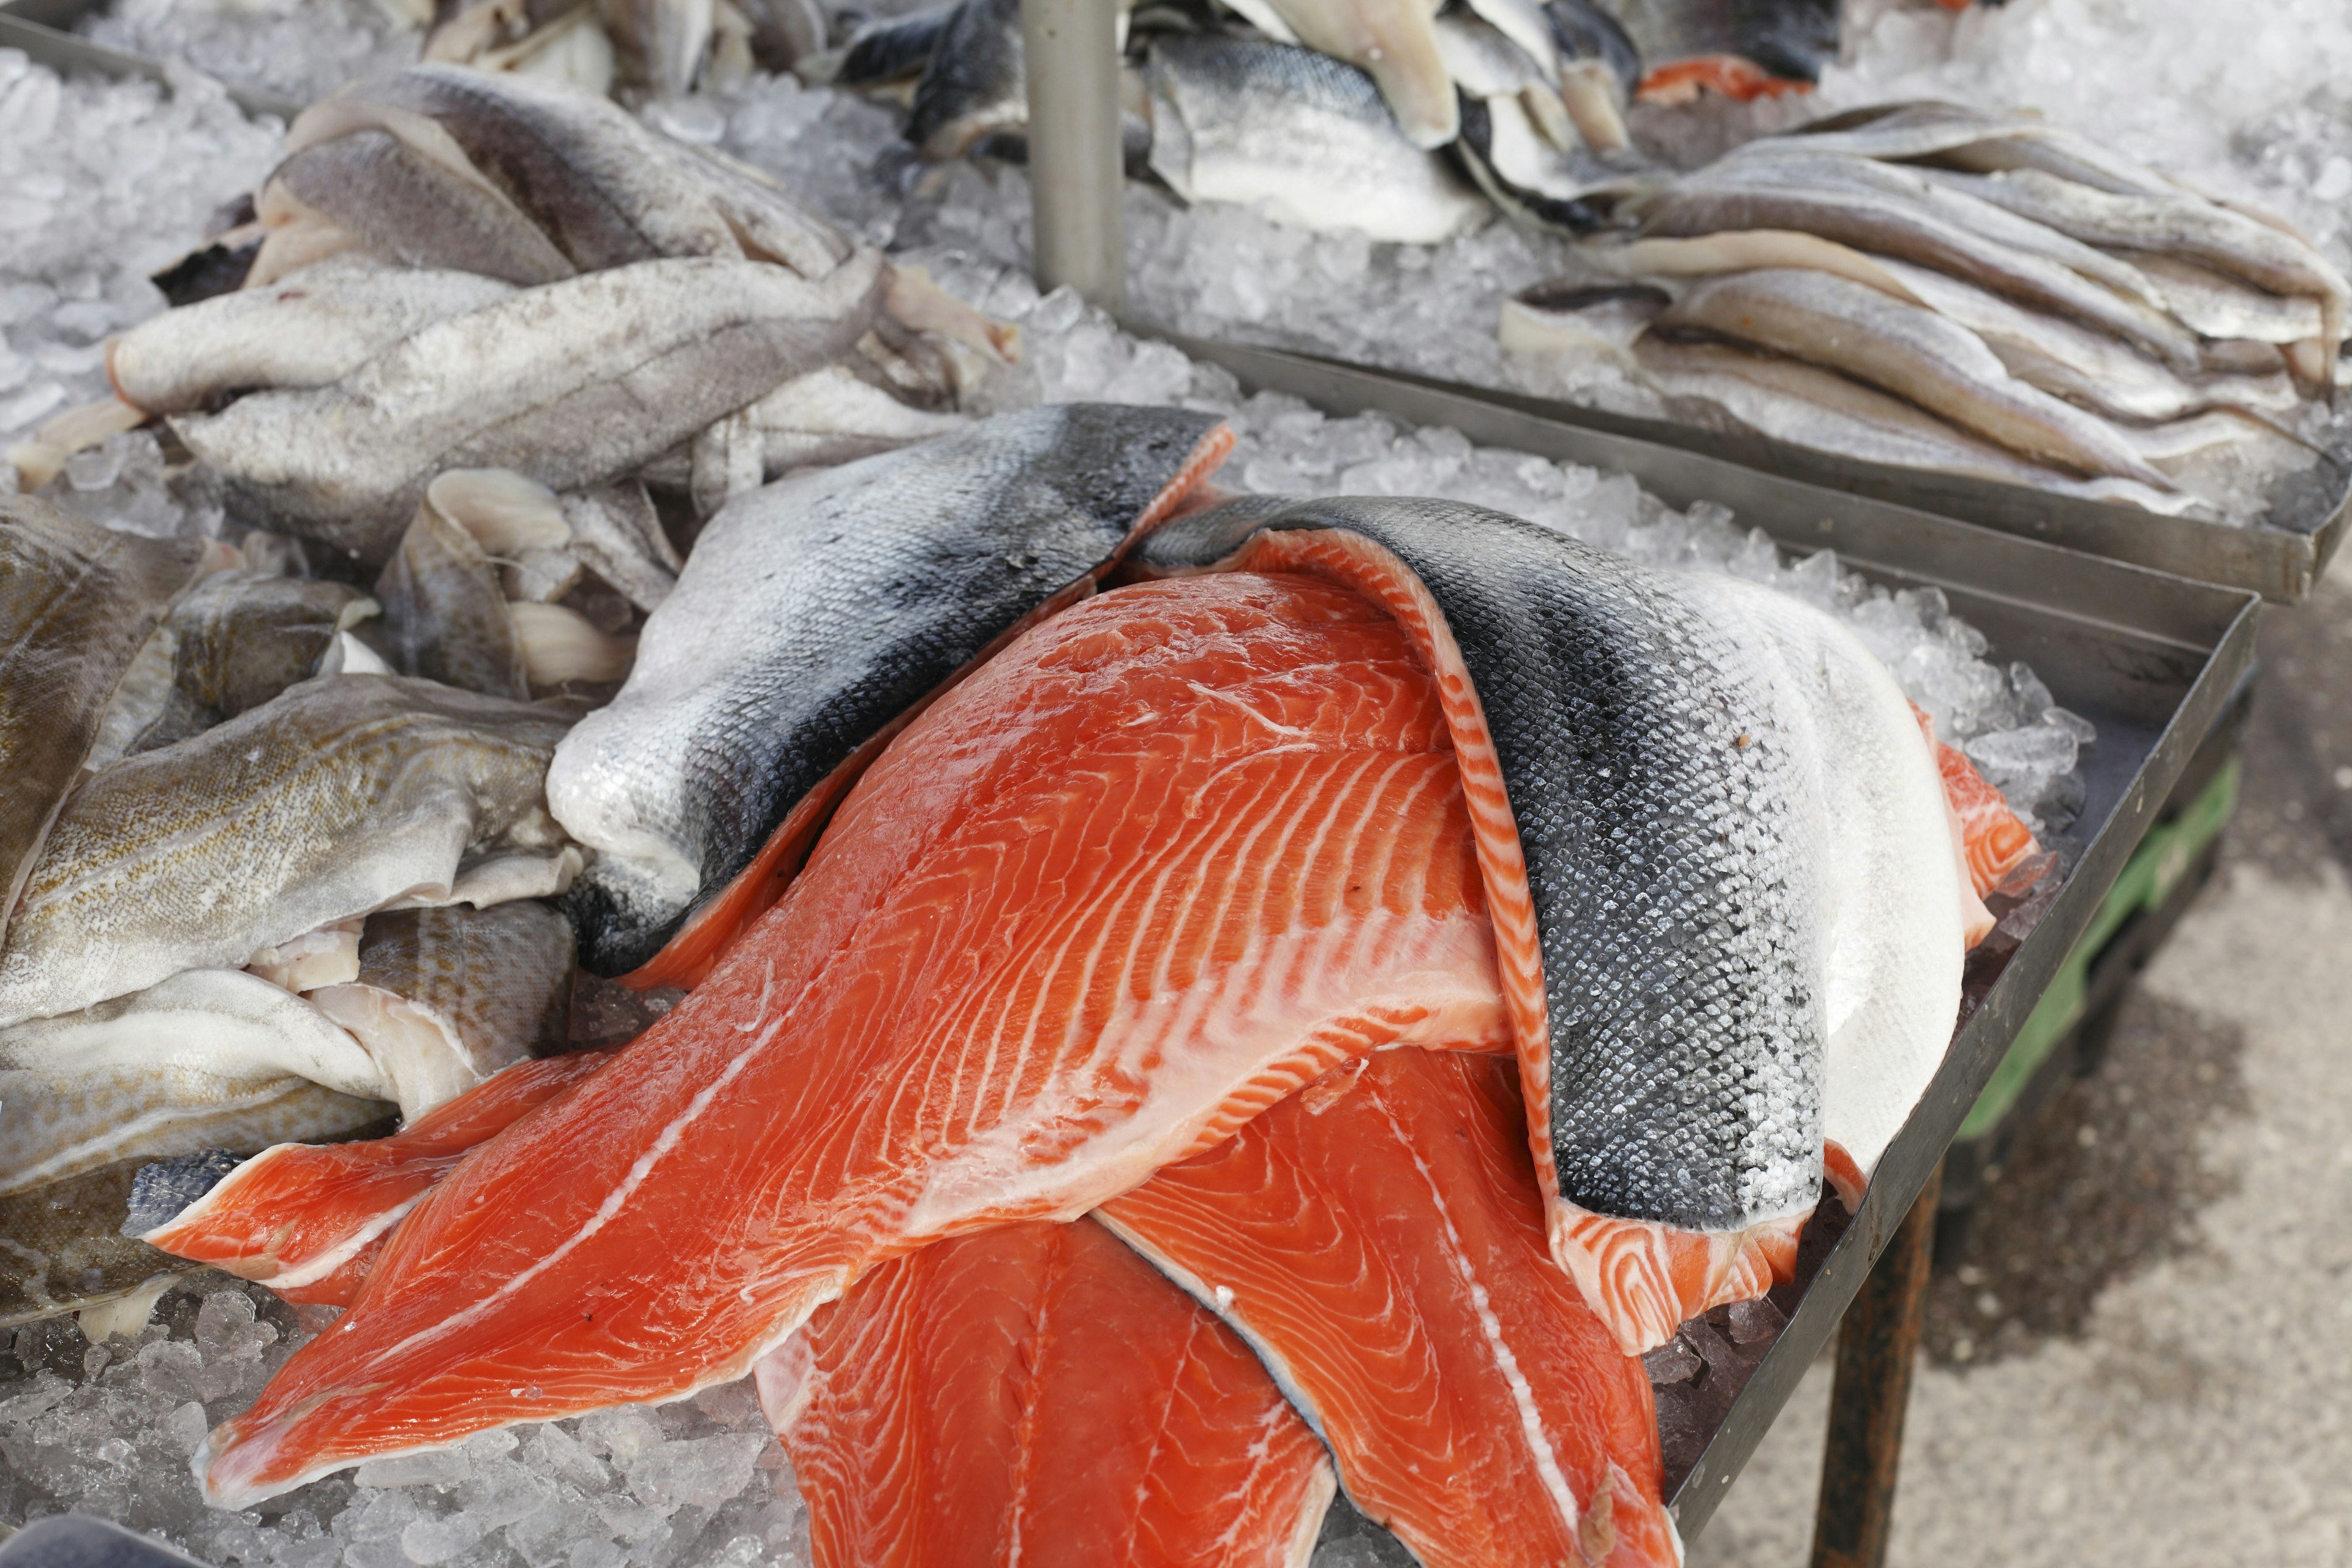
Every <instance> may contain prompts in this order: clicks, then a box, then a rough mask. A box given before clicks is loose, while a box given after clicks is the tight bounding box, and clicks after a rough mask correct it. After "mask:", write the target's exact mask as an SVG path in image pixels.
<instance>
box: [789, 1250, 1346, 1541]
mask: <svg viewBox="0 0 2352 1568" xmlns="http://www.w3.org/2000/svg"><path fill="white" fill-rule="evenodd" d="M757 1375H758V1386H759V1390H760V1396H761V1405H764V1406H765V1407H766V1408H767V1410H768V1412H769V1415H770V1419H771V1420H772V1421H774V1422H775V1425H776V1427H777V1430H778V1432H779V1434H780V1435H781V1436H782V1438H783V1441H784V1447H785V1448H786V1449H787V1450H788V1451H789V1452H790V1453H791V1455H792V1459H793V1475H794V1476H795V1477H797V1478H798V1479H799V1481H800V1487H801V1495H802V1497H803V1498H804V1499H806V1500H807V1502H808V1508H809V1546H810V1552H811V1555H812V1558H813V1560H814V1563H816V1564H817V1565H818V1568H962V1565H969V1568H996V1565H997V1564H1003V1563H1035V1564H1039V1565H1041V1568H1047V1565H1050V1568H1095V1565H1097V1564H1102V1563H1131V1564H1137V1565H1139V1568H1140V1565H1144V1564H1153V1565H1163V1564H1164V1565H1166V1568H1294V1565H1296V1568H1304V1564H1305V1563H1306V1562H1307V1556H1308V1554H1309V1553H1310V1552H1312V1551H1313V1549H1314V1544H1315V1536H1316V1532H1317V1531H1318V1528H1319V1527H1320V1526H1321V1524H1322V1521H1323V1511H1324V1509H1325V1508H1326V1506H1328V1503H1329V1502H1330V1500H1331V1496H1332V1492H1333V1484H1332V1479H1331V1461H1330V1460H1329V1458H1327V1457H1326V1456H1325V1454H1324V1452H1323V1446H1322V1445H1321V1444H1320V1443H1318V1442H1317V1441H1316V1440H1315V1434H1314V1433H1312V1432H1310V1431H1309V1430H1307V1424H1306V1423H1305V1422H1304V1421H1301V1420H1300V1419H1299V1418H1298V1416H1297V1414H1296V1413H1295V1412H1294V1411H1293V1410H1292V1409H1291V1408H1290V1406H1289V1405H1287V1404H1286V1403H1285V1402H1284V1400H1283V1397H1282V1393H1281V1391H1280V1390H1279V1389H1277V1388H1276V1387H1275V1385H1274V1382H1273V1380H1272V1379H1270V1378H1268V1377H1267V1376H1266V1374H1265V1368H1263V1367H1261V1366H1260V1365H1259V1364H1258V1363H1257V1358H1256V1357H1255V1356H1253V1355H1252V1354H1251V1353H1250V1350H1249V1347H1248V1346H1247V1345H1245V1344H1244V1343H1243V1342H1241V1340H1240V1339H1239V1338H1238V1337H1236V1336H1235V1334H1234V1331H1232V1330H1231V1329H1228V1328H1226V1327H1225V1326H1224V1325H1223V1323H1220V1322H1219V1321H1217V1320H1216V1319H1215V1318H1214V1317H1213V1316H1211V1315H1210V1314H1209V1313H1208V1312H1207V1311H1205V1310H1202V1308H1200V1307H1198V1306H1196V1305H1194V1304H1193V1303H1192V1301H1191V1300H1188V1299H1187V1298H1186V1297H1185V1295H1184V1293H1183V1292H1182V1291H1181V1290H1178V1289H1176V1288H1175V1287H1174V1286H1172V1285H1171V1284H1169V1283H1168V1281H1167V1280H1165V1279H1161V1278H1160V1276H1159V1275H1158V1274H1157V1273H1155V1272H1154V1271H1153V1269H1152V1268H1151V1266H1150V1264H1148V1263H1146V1262H1144V1261H1143V1260H1142V1259H1141V1258H1138V1257H1136V1256H1135V1254H1134V1253H1132V1252H1130V1251H1129V1249H1128V1248H1127V1247H1124V1246H1122V1245H1121V1244H1120V1243H1119V1242H1118V1241H1117V1240H1116V1239H1114V1238H1113V1237H1111V1236H1110V1235H1109V1234H1108V1232H1106V1231H1105V1230H1104V1229H1103V1228H1102V1227H1101V1226H1098V1225H1096V1224H1094V1223H1093V1222H1092V1221H1090V1220H1083V1219H1082V1220H1077V1221H1075V1222H1073V1223H1071V1224H1067V1225H1056V1224H1052V1223H1046V1222H1033V1223H1030V1224H1026V1225H1011V1226H1000V1227H999V1228H997V1229H995V1230H991V1231H984V1232H982V1233H980V1234H978V1235H975V1236H965V1237H956V1238H955V1239H953V1240H950V1241H942V1242H939V1243H937V1244H935V1245H933V1246H930V1247H925V1248H923V1249H922V1250H921V1251H920V1252H917V1253H914V1254H911V1255H910V1256H908V1257H905V1258H893V1259H891V1260H890V1261H889V1262H887V1263H885V1264H883V1265H881V1266H880V1267H878V1268H876V1269H874V1270H873V1272H871V1273H869V1274H867V1275H866V1277H865V1278H864V1279H860V1280H859V1281H858V1282H857V1283H856V1285H855V1286H853V1287H851V1289H850V1291H849V1293H848V1294H847V1295H846V1296H845V1297H843V1298H842V1299H841V1300H838V1301H835V1302H832V1303H830V1304H828V1305H826V1306H824V1307H820V1308H818V1309H817V1312H816V1315H815V1316H814V1318H812V1319H811V1320H810V1321H809V1323H808V1326H807V1327H806V1328H805V1329H803V1331H801V1332H800V1333H798V1334H796V1335H794V1336H793V1338H792V1339H790V1340H788V1341H786V1342H784V1344H783V1345H782V1347H780V1348H779V1349H777V1350H776V1351H773V1352H771V1353H770V1354H769V1355H768V1356H767V1357H765V1358H764V1359H763V1360H761V1363H760V1364H759V1367H758V1373H757Z"/></svg>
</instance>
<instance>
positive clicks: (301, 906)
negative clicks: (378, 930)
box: [0, 675, 577, 1023]
mask: <svg viewBox="0 0 2352 1568" xmlns="http://www.w3.org/2000/svg"><path fill="white" fill-rule="evenodd" d="M568 727H569V721H568V719H566V718H565V717H564V716H562V715H560V714H557V713H553V712H550V711H549V710H545V709H541V708H535V707H531V706H530V705H527V704H523V703H518V702H504V701H499V700H495V699H491V698H488V697H478V696H476V695H474V694H473V693H471V692H467V691H457V690H453V689H449V688H447V687H443V686H436V685H434V684H432V683H431V682H428V681H422V680H406V679H394V678H392V677H386V676H363V675H338V676H331V677H321V678H320V679H314V680H307V681H304V682H303V683H302V684H300V685H299V686H296V687H294V688H292V689H289V690H288V691H286V692H285V693H283V694H282V695H280V696H278V697H277V698H276V699H274V700H271V701H268V702H266V703H264V704H263V705H262V706H260V707H259V708H256V709H253V710H249V711H247V712H245V713H242V714H239V715H238V716H237V717H236V718H234V719H231V720H229V721H227V722H226V723H224V724H221V725H219V726H217V727H215V728H214V729H211V730H207V731H205V732H204V733H202V734H200V735H195V736H193V737H191V738H189V739H187V740H184V741H182V742H178V743H176V744H174V745H170V746H165V747H163V748H162V749H161V750H158V751H153V752H142V753H141V754H140V755H138V756H134V757H127V758H125V759H124V760H123V761H121V762H120V763H116V764H114V765H113V766H112V767H110V768H108V769H106V770H105V771H103V772H102V773H98V774H95V775H93V776H92V777H91V778H90V779H89V781H88V782H87V783H85V784H83V785H82V787H81V788H80V789H79V790H78V791H76V792H75V794H74V796H73V799H72V801H71V803H70V805H68V808H67V810H66V811H65V812H64V813H63V814H62V815H60V816H59V817H58V823H57V826H55V827H54V828H52V829H51V830H50V833H49V838H48V843H47V846H46V847H45V848H44V849H43V851H42V854H41V858H40V859H39V860H38V861H37V863H36V864H35V866H34V868H33V872H32V875H31V876H30V877H29V878H28V879H26V884H25V894H24V900H23V902H22V903H21V904H20V905H19V907H18V910H17V915H16V921H14V922H13V924H12V925H11V926H10V928H9V931H8V937H7V942H6V946H5V949H0V1021H5V1022H8V1023H14V1022H16V1021H18V1020H20V1019H25V1018H32V1017H46V1016H54V1015H57V1014H60V1013H68V1012H73V1011H75V1010H77V1009H79V1008H82V1007H87V1006H89V1005H91V1004H93V1003H97V1002H100V1001H104V1000H106V999H107V998H109V997H113V996H121V995H124V994H129V993H131V992H133V991H140V990H143V989H145V988H147V987H148V986H151V985H153V984H157V983H158V982H160V981H162V980H163V979H165V978H166V977H168V976H170V975H173V974H176V973H180V972H181V971H183V970H186V969H202V968H217V967H232V968H233V967H235V966H236V965H239V964H242V963H245V962H246V961H247V959H248V958H249V957H250V956H251V955H252V954H253V953H254V952H257V950H259V949H262V948H265V947H268V946H272V945H274V944H276V943H278V942H285V941H287V940H289V938H292V937H295V936H298V935H300V934H301V933H303V932H305V931H315V930H317V929H318V928H320V927H321V926H324V925H328V924H331V923H332V922H334V921H341V920H348V919H350V918H351V917H352V916H354V915H361V914H365V913H367V912H369V911H371V910H380V909H383V908H386V907H390V906H395V905H402V904H410V905H425V904H436V903H454V902H470V903H477V904H488V903H494V902H499V901H503V900H506V899H510V898H527V897H532V896H536V895H541V894H546V893H551V892H554V891H556V890H557V889H559V888H560V887H561V886H562V884H563V882H564V880H565V879H566V877H567V875H568V872H569V870H570V868H571V867H572V865H574V864H576V855H577V852H576V851H574V850H572V849H571V848H570V847H569V846H568V845H566V844H565V842H564V840H563V837H562V833H561V832H560V831H559V830H558V829H557V828H556V826H555V825H554V824H553V823H552V822H551V820H550V819H549V818H548V816H547V813H546V808H545V804H544V797H543V795H542V793H541V781H542V779H543V778H544V776H545V773H546V768H547V761H548V758H549V757H550V756H551V754H552V752H553V751H554V748H555V742H557V740H558V739H560V738H561V737H562V733H563V731H565V730H566V729H567V728H568Z"/></svg>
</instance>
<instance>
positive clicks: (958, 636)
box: [548, 404, 1230, 979]
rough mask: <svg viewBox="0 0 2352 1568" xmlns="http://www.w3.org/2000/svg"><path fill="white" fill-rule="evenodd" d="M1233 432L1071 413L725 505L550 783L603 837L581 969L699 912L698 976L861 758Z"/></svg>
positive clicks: (1029, 415)
mask: <svg viewBox="0 0 2352 1568" xmlns="http://www.w3.org/2000/svg"><path fill="white" fill-rule="evenodd" d="M1229 445H1230V437H1227V436H1226V435H1225V434H1224V433H1223V427H1222V426H1219V424H1218V423H1217V421H1216V420H1215V419H1213V417H1210V416H1205V415H1198V414H1191V413H1185V412H1181V411H1179V410H1175V409H1165V408H1131V407H1125V406H1118V405H1090V404H1079V405H1056V406H1051V407H1045V408H1038V409H1032V410H1028V411H1026V412H1023V413H1018V414H1007V415H1000V416H997V417H996V418H993V419H990V420H987V421H984V422H983V423H981V424H979V425H975V426H972V427H971V428H970V429H969V430H965V431H962V432H960V433H958V434H955V435H951V436H946V437H940V438H939V439H937V440H934V441H930V442H927V443H925V444H923V445H921V446H919V447H907V448H905V449H903V450H901V451H898V452H892V453H888V454H886V455H884V456H881V457H877V458H866V459H865V460H863V461H861V462H857V463H852V464H849V465H847V466H845V467H843V468H832V469H826V470H823V471H820V472H816V473H812V474H809V475H805V476H803V477H801V478H797V479H787V480H784V481H782V483H779V484H774V485H771V486H769V487H767V488H766V489H761V490H759V491H757V492H755V493H754V494H752V495H751V496H749V497H747V498H745V499H744V500H740V501H738V502H736V503H734V504H733V505H732V506H730V507H729V508H728V509H727V510H724V511H722V512H720V513H719V516H718V517H716V518H715V519H713V520H712V521H711V522H710V524H709V527H708V528H706V529H705V530H704V531H703V533H702V536H701V538H700V539H698V541H697V542H696V545H695V550H694V553H693V554H692V555H690V556H689V557H688V560H687V565H686V570H685V571H684V572H683V573H681V574H679V576H678V582H677V590H676V591H675V592H674V593H672V594H671V595H670V596H669V597H668V598H667V600H665V601H664V602H663V604H662V605H661V607H660V608H659V609H657V610H656V611H655V612H654V614H653V616H652V617H651V618H650V619H649V620H647V622H646V628H645V633H644V637H643V640H642V642H641V644H640V648H639V655H638V658H637V663H636V668H635V670H634V671H633V672H632V673H631V675H630V677H629V680H628V683H627V685H625V687H623V688H622V689H621V693H620V695H619V696H618V697H616V698H615V699H614V700H613V702H612V704H611V705H610V706H608V707H606V708H604V709H601V710H597V711H596V712H594V713H592V714H590V715H589V716H588V717H587V718H586V719H585V720H583V721H582V722H581V725H580V727H579V728H578V729H577V730H576V731H573V733H572V735H570V736H569V737H567V738H566V740H565V742H564V743H563V744H562V746H560V747H559V748H558V749H557V752H556V761H555V765H554V767H553V768H552V769H551V771H550V773H549V775H548V801H549V805H550V806H551V808H552V810H553V811H554V812H555V815H556V817H557V819H558V820H559V821H561V822H562V823H563V824H564V826H565V830H566V831H567V832H569V833H571V834H572V836H573V837H576V838H577V839H578V840H579V841H580V842H581V843H583V844H584V845H588V846H590V847H593V848H594V849H595V851H596V858H595V859H594V861H593V863H592V865H591V867H590V868H589V869H588V870H587V871H586V872H585V873H584V874H583V878H582V879H581V881H580V882H579V884H578V886H577V887H575V888H574V889H573V890H572V896H571V909H572V920H573V924H574V925H575V927H576V928H577V929H578V931H579V933H580V942H581V951H582V960H583V963H585V964H586V965H587V967H589V968H590V969H592V970H593V971H595V972H596V973H602V974H616V973H622V972H624V971H629V970H637V969H639V968H640V966H643V965H645V964H646V963H648V961H650V960H652V959H654V958H655V956H656V952H659V951H660V950H661V949H662V948H663V945H664V943H665V942H669V941H670V939H671V935H672V933H673V932H674V931H677V930H678V928H679V926H680V924H681V923H682V922H684V921H686V920H687V918H688V915H689V914H690V913H691V914H696V915H697V927H696V931H695V933H694V934H691V935H689V936H685V937H681V938H680V939H679V949H678V950H679V952H680V954H681V955H682V956H681V960H680V962H681V963H684V965H685V968H684V969H683V970H682V972H681V973H682V975H683V977H684V978H688V979H691V978H694V977H695V976H697V975H698V973H699V971H700V969H701V968H704V967H707V966H708V964H709V961H710V959H711V958H712V957H713V956H715V953H716V952H717V950H718V948H719V946H722V945H723V944H724V942H726V941H728V940H730V939H731V937H732V936H733V934H734V931H735V930H736V929H737V928H738V927H739V926H740V923H741V922H742V921H746V920H748V919H749V918H751V916H752V915H755V914H757V913H758V912H759V910H761V909H764V908H765V907H766V906H767V904H768V903H769V902H771V901H772V900H773V897H774V893H775V890H776V887H777V886H778V885H779V884H778V879H779V878H781V877H789V876H790V875H791V874H792V872H793V870H794V869H796V868H797V867H798V864H799V859H800V855H801V853H802V852H803V850H804V849H805V847H806V842H807V839H808V837H810V836H812V835H813V834H814V831H815V828H816V827H817V826H818V825H819V823H821V822H822V820H823V817H824V813H825V812H826V811H827V810H829V809H830V806H831V803H832V801H833V800H834V799H835V798H837V796H838V795H839V794H840V792H841V791H842V790H844V789H845V788H847V786H848V784H850V783H851V782H852V781H853V780H854V779H855V776H856V771H857V769H858V768H859V767H860V766H862V761H861V759H864V758H867V757H870V756H871V755H872V753H873V752H874V751H875V750H876V749H877V748H878V746H879V745H880V744H881V743H882V742H883V741H885V740H887V737H888V736H889V735H891V734H893V733H895V732H896V731H897V730H898V727H899V726H900V725H901V724H903V723H905V722H906V721H908V719H910V718H911V717H912V716H913V715H914V713H916V712H917V711H919V710H920V709H921V707H922V705H923V704H924V703H925V702H926V701H927V700H929V699H930V698H931V697H932V696H933V695H934V694H936V693H937V692H938V691H940V689H942V688H944V687H945V686H946V685H948V684H949V683H950V682H951V681H953V680H954V679H956V678H957V677H958V674H959V672H961V671H962V670H963V669H965V668H968V667H970V665H971V663H972V661H974V660H975V659H978V658H982V657H984V656H985V654H986V652H987V650H988V649H989V648H991V647H992V646H993V645H994V644H995V643H996V642H997V641H998V640H999V639H1000V638H1002V637H1005V636H1006V635H1007V634H1008V633H1010V632H1011V631H1012V630H1013V628H1014V627H1015V626H1020V625H1022V624H1024V622H1025V620H1026V619H1027V618H1028V617H1030V616H1033V615H1034V614H1035V613H1037V612H1038V611H1039V610H1040V609H1041V608H1042V607H1045V606H1049V605H1058V604H1061V603H1064V602H1066V600H1068V599H1069V598H1070V597H1072V596H1074V595H1080V594H1084V593H1086V592H1087V591H1089V589H1090V587H1091V584H1093V582H1094V580H1095V578H1096V577H1097V575H1098V574H1100V573H1101V572H1102V571H1103V570H1105V569H1106V567H1107V566H1108V563H1110V562H1111V561H1112V560H1113V559H1114V558H1115V557H1116V556H1117V555H1118V552H1119V551H1120V549H1121V547H1122V545H1123V543H1124V542H1125V541H1126V540H1127V539H1128V538H1129V536H1130V534H1131V532H1132V531H1134V530H1136V529H1137V528H1139V527H1140V526H1143V525H1146V524H1149V523H1150V522H1152V521H1157V520H1158V519H1159V518H1160V517H1161V516H1164V515H1165V514H1166V512H1167V511H1168V510H1169V509H1171V507H1173V506H1174V505H1175V504H1177V503H1178V502H1179V501H1180V500H1181V499H1182V498H1183V497H1184V496H1185V495H1186V494H1187V493H1189V492H1190V491H1191V490H1192V489H1193V488H1194V487H1195V486H1197V485H1198V484H1200V483H1201V482H1202V480H1204V479H1206V477H1207V475H1208V473H1209V472H1210V471H1212V470H1213V468H1215V466H1216V464H1217V462H1218V461H1219V460H1221V459H1222V458H1223V454H1224V452H1225V450H1226V449H1227V447H1228V446H1229ZM730 883H733V884H734V886H733V887H731V888H730ZM721 889H728V893H727V895H726V896H725V897H720V896H719V895H720V891H721ZM738 901H741V902H742V906H743V907H741V908H737V907H736V904H737V902H738ZM705 928H708V930H706V929H705Z"/></svg>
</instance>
